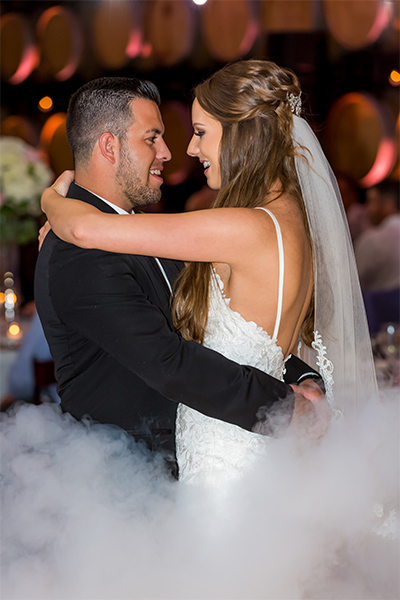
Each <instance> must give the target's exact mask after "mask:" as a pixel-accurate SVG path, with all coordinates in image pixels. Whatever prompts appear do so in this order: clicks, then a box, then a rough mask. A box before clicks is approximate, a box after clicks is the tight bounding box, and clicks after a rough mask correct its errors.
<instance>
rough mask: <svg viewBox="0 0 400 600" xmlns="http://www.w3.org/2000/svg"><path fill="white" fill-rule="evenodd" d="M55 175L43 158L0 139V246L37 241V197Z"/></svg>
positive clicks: (18, 142)
mask: <svg viewBox="0 0 400 600" xmlns="http://www.w3.org/2000/svg"><path fill="white" fill-rule="evenodd" d="M53 179H54V175H53V173H52V171H51V169H50V168H49V166H48V165H47V164H46V162H45V160H44V158H43V155H42V154H41V153H40V152H39V151H38V150H36V148H33V147H32V146H29V145H28V144H26V143H25V142H24V141H23V140H21V139H19V138H16V137H0V242H1V244H3V245H4V244H9V243H16V244H18V245H19V244H26V243H28V242H30V241H32V240H34V239H35V238H37V235H38V230H39V227H40V218H41V217H42V215H43V213H42V211H41V209H40V197H41V195H42V192H43V190H44V189H45V188H46V187H47V186H48V185H49V184H50V183H51V182H52V180H53Z"/></svg>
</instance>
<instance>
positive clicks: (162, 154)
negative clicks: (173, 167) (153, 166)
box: [157, 138, 172, 162]
mask: <svg viewBox="0 0 400 600" xmlns="http://www.w3.org/2000/svg"><path fill="white" fill-rule="evenodd" d="M157 158H158V160H160V161H162V162H167V161H169V160H171V158H172V154H171V151H170V149H169V148H168V146H167V144H166V143H165V141H164V139H163V138H162V139H161V140H160V145H159V147H158V148H157Z"/></svg>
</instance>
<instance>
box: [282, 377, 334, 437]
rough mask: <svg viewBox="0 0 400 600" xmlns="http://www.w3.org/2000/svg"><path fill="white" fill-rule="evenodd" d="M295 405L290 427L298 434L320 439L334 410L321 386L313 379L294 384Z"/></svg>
mask: <svg viewBox="0 0 400 600" xmlns="http://www.w3.org/2000/svg"><path fill="white" fill-rule="evenodd" d="M291 387H292V389H293V391H294V392H295V405H294V412H293V418H292V422H291V424H290V427H289V429H290V430H291V431H293V432H294V433H295V434H296V435H301V436H303V435H304V436H305V437H307V438H309V439H311V440H318V439H320V438H321V437H323V436H324V435H325V433H326V432H327V430H328V427H329V423H330V420H331V416H332V410H331V408H330V406H329V403H328V401H327V399H326V396H325V395H324V393H323V391H322V390H321V388H320V387H319V386H318V384H317V383H315V382H314V381H312V380H307V381H305V382H303V383H301V384H300V385H292V386H291Z"/></svg>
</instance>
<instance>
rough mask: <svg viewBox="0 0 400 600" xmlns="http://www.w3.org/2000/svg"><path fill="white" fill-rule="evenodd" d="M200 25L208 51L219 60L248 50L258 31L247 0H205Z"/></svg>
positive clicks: (229, 58) (242, 54)
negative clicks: (206, 0)
mask: <svg viewBox="0 0 400 600" xmlns="http://www.w3.org/2000/svg"><path fill="white" fill-rule="evenodd" d="M201 25H202V34H203V38H204V43H205V45H206V47H207V49H208V51H209V53H210V54H211V56H213V57H214V58H215V59H217V60H219V61H222V62H226V61H230V60H234V59H237V58H240V57H241V56H244V55H245V54H247V53H248V52H249V51H250V49H251V47H252V46H253V44H254V42H255V40H256V37H257V35H258V31H259V29H258V21H257V19H255V17H254V15H253V12H252V7H251V4H250V2H249V1H248V0H223V2H221V1H220V0H208V2H207V3H206V4H205V5H204V7H203V11H202V22H201Z"/></svg>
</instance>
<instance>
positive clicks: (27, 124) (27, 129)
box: [0, 115, 39, 147]
mask: <svg viewBox="0 0 400 600" xmlns="http://www.w3.org/2000/svg"><path fill="white" fill-rule="evenodd" d="M0 135H2V136H7V135H8V136H12V137H17V138H20V139H21V140H24V142H26V143H27V144H29V146H33V147H36V146H37V145H38V144H39V132H38V131H37V130H36V127H34V126H33V124H32V122H31V121H30V120H29V119H28V118H27V117H21V116H20V115H10V116H8V117H6V118H5V119H4V120H3V121H2V122H1V127H0Z"/></svg>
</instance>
